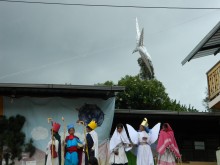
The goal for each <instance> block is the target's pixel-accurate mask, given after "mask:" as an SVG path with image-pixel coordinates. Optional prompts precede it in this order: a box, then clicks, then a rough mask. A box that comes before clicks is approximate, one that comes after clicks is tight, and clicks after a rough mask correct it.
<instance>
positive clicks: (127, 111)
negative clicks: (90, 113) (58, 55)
mask: <svg viewBox="0 0 220 165" xmlns="http://www.w3.org/2000/svg"><path fill="white" fill-rule="evenodd" d="M115 113H116V114H122V115H124V114H126V116H127V117H128V115H131V116H134V115H141V116H143V117H146V116H148V115H150V116H169V117H170V118H176V117H177V116H179V117H181V118H198V117H202V118H203V117H215V118H218V119H219V117H220V112H179V111H169V110H137V109H116V110H115Z"/></svg>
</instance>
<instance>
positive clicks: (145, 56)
mask: <svg viewBox="0 0 220 165" xmlns="http://www.w3.org/2000/svg"><path fill="white" fill-rule="evenodd" d="M136 30H137V37H136V40H137V41H136V42H137V43H136V44H137V45H136V48H135V49H134V51H133V53H135V52H137V51H138V52H139V54H140V55H141V59H142V60H143V61H144V63H145V65H146V67H147V69H148V71H149V72H150V77H154V71H153V64H152V62H151V56H150V54H149V53H148V52H147V49H146V47H145V46H144V28H143V29H142V30H141V33H140V30H139V25H138V20H137V18H136Z"/></svg>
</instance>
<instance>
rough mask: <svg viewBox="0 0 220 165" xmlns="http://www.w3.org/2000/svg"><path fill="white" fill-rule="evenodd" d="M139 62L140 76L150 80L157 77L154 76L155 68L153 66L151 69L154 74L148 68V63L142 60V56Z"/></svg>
mask: <svg viewBox="0 0 220 165" xmlns="http://www.w3.org/2000/svg"><path fill="white" fill-rule="evenodd" d="M138 64H139V66H140V78H141V79H143V80H150V79H153V78H155V77H154V68H153V67H151V70H152V72H153V75H151V73H150V71H149V70H148V68H147V66H146V64H145V63H144V61H143V60H142V58H139V59H138Z"/></svg>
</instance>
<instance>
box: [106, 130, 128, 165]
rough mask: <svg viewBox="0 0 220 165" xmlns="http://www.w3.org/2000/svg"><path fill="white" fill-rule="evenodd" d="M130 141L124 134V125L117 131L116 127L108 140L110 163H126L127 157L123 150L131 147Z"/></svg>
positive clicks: (116, 164)
mask: <svg viewBox="0 0 220 165" xmlns="http://www.w3.org/2000/svg"><path fill="white" fill-rule="evenodd" d="M129 144H130V141H129V139H128V136H127V134H126V131H125V129H124V127H123V128H122V131H121V132H120V133H119V132H118V131H117V128H116V129H115V132H114V134H113V135H112V138H111V140H110V160H109V163H110V164H114V165H119V164H120V165H127V163H128V159H127V156H126V153H125V151H128V150H130V149H131V147H130V146H129Z"/></svg>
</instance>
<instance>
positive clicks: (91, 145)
mask: <svg viewBox="0 0 220 165" xmlns="http://www.w3.org/2000/svg"><path fill="white" fill-rule="evenodd" d="M96 128H97V123H96V122H95V121H94V120H92V121H91V122H90V123H89V124H88V125H87V126H86V131H87V134H86V142H87V144H85V147H86V151H88V153H87V152H86V153H85V165H88V161H89V158H90V157H93V156H94V157H96V159H98V135H97V133H96V132H95V130H94V129H96Z"/></svg>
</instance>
